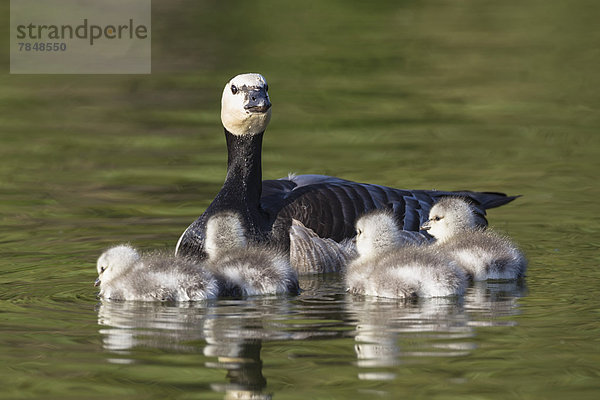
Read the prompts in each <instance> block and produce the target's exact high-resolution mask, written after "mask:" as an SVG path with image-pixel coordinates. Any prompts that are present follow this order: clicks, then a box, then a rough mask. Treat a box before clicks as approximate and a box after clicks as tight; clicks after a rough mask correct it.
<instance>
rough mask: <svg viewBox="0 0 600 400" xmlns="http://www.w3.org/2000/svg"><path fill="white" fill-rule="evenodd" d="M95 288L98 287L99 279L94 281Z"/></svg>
mask: <svg viewBox="0 0 600 400" xmlns="http://www.w3.org/2000/svg"><path fill="white" fill-rule="evenodd" d="M96 286H100V278H97V279H96V281H95V282H94V287H96Z"/></svg>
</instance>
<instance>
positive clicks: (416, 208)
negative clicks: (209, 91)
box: [176, 73, 515, 258]
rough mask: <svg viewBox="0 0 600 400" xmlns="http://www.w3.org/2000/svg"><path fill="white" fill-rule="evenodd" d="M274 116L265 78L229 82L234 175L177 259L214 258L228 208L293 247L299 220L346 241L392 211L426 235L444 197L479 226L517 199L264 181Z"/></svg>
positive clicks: (226, 119) (257, 233)
mask: <svg viewBox="0 0 600 400" xmlns="http://www.w3.org/2000/svg"><path fill="white" fill-rule="evenodd" d="M270 119H271V101H270V100H269V94H268V85H267V82H266V80H265V78H264V77H263V76H262V75H260V74H254V73H250V74H242V75H238V76H236V77H234V78H233V79H231V80H230V81H229V82H228V83H227V84H226V85H225V88H224V90H223V96H222V99H221V121H222V123H223V127H224V128H225V138H226V140H227V153H228V160H227V176H226V178H225V183H224V184H223V187H222V188H221V190H220V191H219V193H218V194H217V196H216V197H215V199H214V200H213V201H212V203H211V204H210V205H209V206H208V208H207V209H206V210H205V211H204V213H203V214H202V215H201V216H200V217H199V218H198V219H197V220H196V221H194V222H193V223H192V224H191V225H190V226H189V227H188V228H187V229H186V230H185V232H184V233H183V234H182V235H181V237H180V238H179V241H178V243H177V248H176V253H177V254H181V255H193V256H196V257H200V258H204V257H206V252H205V249H204V238H205V230H206V222H207V220H208V218H209V217H210V216H212V215H214V214H216V213H219V212H223V211H235V212H237V213H239V215H240V216H241V217H242V220H243V223H244V228H245V231H246V232H248V235H249V237H250V238H251V239H252V240H253V241H259V242H260V241H265V240H270V241H272V242H273V243H276V244H278V245H280V246H281V247H282V248H284V249H287V248H289V235H288V232H289V228H290V226H291V223H292V218H293V219H296V220H298V221H300V222H301V223H302V224H303V225H304V226H306V227H307V228H309V229H311V230H312V231H314V232H315V233H316V234H317V235H319V236H320V237H322V238H331V239H333V240H335V241H341V240H343V239H345V238H349V237H352V236H354V224H355V221H356V219H357V218H358V217H359V216H361V215H362V214H364V213H365V212H367V211H369V210H373V209H379V208H390V209H392V210H393V212H394V214H395V215H396V218H397V220H398V221H400V223H401V224H402V228H403V229H405V230H409V231H418V230H419V227H420V226H421V224H422V223H424V222H425V221H426V220H427V217H428V214H429V210H430V208H431V206H432V204H434V203H435V202H436V201H437V199H439V198H441V197H444V196H455V197H456V196H458V197H464V198H467V199H469V201H470V203H471V204H473V207H474V210H475V212H476V216H477V224H478V225H479V226H486V225H487V221H486V219H485V210H486V209H488V208H493V207H498V206H501V205H503V204H506V203H508V202H510V201H512V200H513V199H514V198H515V197H511V196H506V195H505V194H503V193H492V192H470V191H458V192H445V191H437V190H401V189H394V188H390V187H385V186H379V185H375V184H368V183H357V182H352V181H348V180H345V179H340V178H336V177H332V176H323V175H297V176H296V175H290V176H288V177H286V178H281V179H277V180H266V181H263V180H262V171H261V148H262V140H263V136H264V133H265V130H266V128H267V125H268V123H269V121H270Z"/></svg>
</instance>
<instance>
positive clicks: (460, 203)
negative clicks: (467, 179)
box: [421, 197, 477, 242]
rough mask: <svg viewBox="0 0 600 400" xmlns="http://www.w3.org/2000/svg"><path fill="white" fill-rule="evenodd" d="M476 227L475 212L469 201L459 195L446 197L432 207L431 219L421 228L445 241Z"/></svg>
mask: <svg viewBox="0 0 600 400" xmlns="http://www.w3.org/2000/svg"><path fill="white" fill-rule="evenodd" d="M476 227H477V221H476V218H475V214H474V212H473V209H472V208H471V206H470V205H469V203H468V202H466V201H465V200H463V199H460V198H457V197H444V198H442V199H441V200H440V201H438V202H437V203H435V204H434V205H433V207H431V210H430V211H429V220H428V221H426V222H425V223H424V224H423V225H422V226H421V229H422V230H425V231H427V232H429V234H430V235H431V236H433V237H434V238H436V239H437V240H439V241H441V242H443V241H445V240H447V239H449V238H451V237H452V236H454V235H456V234H457V233H460V232H463V231H466V230H470V229H475V228H476Z"/></svg>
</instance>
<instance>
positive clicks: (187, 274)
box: [94, 245, 220, 302]
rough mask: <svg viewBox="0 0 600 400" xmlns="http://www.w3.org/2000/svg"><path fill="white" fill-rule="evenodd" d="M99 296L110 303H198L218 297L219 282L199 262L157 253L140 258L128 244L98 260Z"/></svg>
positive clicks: (110, 250)
mask: <svg viewBox="0 0 600 400" xmlns="http://www.w3.org/2000/svg"><path fill="white" fill-rule="evenodd" d="M96 267H97V270H98V279H96V282H95V283H94V286H100V293H99V296H100V297H101V298H104V299H111V300H138V301H174V302H179V301H196V300H207V299H214V298H216V297H217V296H218V295H219V291H220V288H219V280H218V279H217V278H216V277H215V276H214V275H213V274H212V273H210V272H209V271H207V270H206V269H205V268H203V266H202V265H201V264H199V263H198V262H195V261H192V260H191V259H189V258H184V257H176V256H172V255H167V254H161V253H158V252H155V253H151V254H147V255H140V253H138V251H137V250H136V249H134V248H133V247H131V246H129V245H119V246H115V247H112V248H110V249H108V250H106V251H105V252H104V253H102V255H101V256H100V257H99V258H98V262H97V265H96Z"/></svg>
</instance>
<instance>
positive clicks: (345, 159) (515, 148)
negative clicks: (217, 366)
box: [0, 0, 600, 398]
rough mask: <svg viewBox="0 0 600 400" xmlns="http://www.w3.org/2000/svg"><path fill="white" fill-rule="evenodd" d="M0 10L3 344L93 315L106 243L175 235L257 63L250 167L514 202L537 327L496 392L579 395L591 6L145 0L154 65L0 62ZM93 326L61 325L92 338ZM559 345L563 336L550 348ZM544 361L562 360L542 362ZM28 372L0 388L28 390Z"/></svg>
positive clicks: (593, 372)
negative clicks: (259, 89)
mask: <svg viewBox="0 0 600 400" xmlns="http://www.w3.org/2000/svg"><path fill="white" fill-rule="evenodd" d="M9 15H10V14H9V2H2V4H1V5H0V20H1V21H2V23H1V24H0V37H3V38H4V40H3V41H2V43H3V47H4V50H5V51H3V52H1V53H0V60H1V65H2V67H3V70H4V73H2V74H0V254H1V255H2V259H1V260H0V285H1V286H0V300H1V301H2V302H1V303H0V304H2V307H3V308H4V311H5V315H7V319H6V321H9V322H7V326H9V327H10V328H7V330H6V332H10V334H9V333H6V334H5V335H4V337H2V338H0V340H1V341H2V343H3V344H4V345H6V346H8V343H12V345H11V346H14V343H15V342H14V341H15V340H17V339H16V337H18V336H19V335H20V334H21V333H22V332H27V331H30V330H38V329H39V330H45V329H46V328H48V327H46V324H47V323H48V322H47V321H43V317H44V312H43V310H45V309H46V308H47V307H50V308H52V307H53V306H55V305H56V304H55V303H54V302H57V301H58V302H64V301H66V302H74V304H75V305H76V307H83V308H85V309H86V310H88V308H89V309H91V308H92V306H93V304H94V293H95V292H94V291H93V289H92V288H91V286H90V283H91V282H92V281H93V279H94V278H95V276H94V275H95V271H94V260H95V258H96V257H97V255H98V254H99V252H100V251H101V250H102V249H104V248H105V247H106V246H108V245H110V244H113V243H115V242H121V241H130V242H132V243H134V244H135V245H138V246H140V247H142V248H152V247H168V248H173V247H174V246H175V243H176V242H177V239H178V237H179V235H180V234H181V232H183V230H184V229H185V228H186V227H187V226H188V224H190V223H191V222H192V221H193V220H194V219H195V218H196V217H197V216H198V215H200V214H201V213H202V211H203V210H204V208H205V207H206V206H207V205H208V204H209V203H210V201H211V200H212V198H213V197H214V195H215V194H216V192H217V191H218V190H219V188H220V186H221V184H222V182H223V179H224V175H225V166H226V149H225V141H224V138H223V133H222V127H221V124H220V119H219V106H220V96H221V91H222V88H223V86H224V84H225V83H226V82H227V81H228V80H229V79H230V78H231V77H233V76H234V75H236V74H238V73H243V72H260V73H262V74H263V75H264V76H265V77H266V79H267V81H268V82H269V87H270V96H271V100H272V102H273V118H272V121H271V124H270V127H269V128H268V130H267V133H266V136H265V141H264V151H263V176H264V178H265V179H272V178H279V177H282V176H285V175H286V174H287V173H288V172H297V173H318V174H331V175H335V176H339V177H343V178H346V179H352V180H357V181H366V182H372V183H378V184H382V185H388V186H394V187H399V188H409V189H417V188H419V189H445V190H455V189H471V190H489V191H502V192H506V193H509V194H522V195H524V197H523V198H520V199H518V200H517V201H515V202H514V203H512V204H510V205H508V206H506V207H503V208H501V209H497V210H493V211H492V212H491V213H490V222H491V225H492V226H495V227H496V228H497V229H499V230H501V231H503V232H507V233H509V234H510V235H511V236H512V237H513V238H514V239H515V240H516V241H517V242H518V243H520V244H521V245H522V247H523V248H524V250H525V251H526V253H527V255H528V257H529V258H530V262H531V266H530V272H529V276H528V279H527V282H528V285H529V289H530V295H529V296H528V297H526V298H524V299H522V304H523V306H524V307H525V308H524V309H525V310H526V317H524V320H523V321H521V324H525V325H526V322H529V323H531V324H533V325H535V326H536V328H538V329H540V327H544V329H545V328H548V329H550V330H548V331H546V330H544V331H543V333H540V331H536V330H533V331H527V332H526V333H524V335H525V336H526V337H527V338H529V341H528V340H525V342H522V343H521V345H522V346H526V347H528V348H529V349H532V348H534V349H538V350H539V353H535V355H533V357H534V359H536V360H539V361H540V363H541V364H544V365H543V366H541V365H539V364H534V365H529V370H528V373H527V376H529V377H531V376H533V375H534V374H538V376H539V380H533V381H529V382H525V381H522V382H519V384H518V385H517V386H518V387H517V389H515V390H516V391H517V392H518V393H522V392H519V390H521V389H522V390H523V391H524V393H530V392H533V393H535V392H536V390H539V391H540V393H542V392H544V391H545V390H548V392H547V393H548V396H549V397H547V398H551V397H553V398H557V397H554V396H552V394H556V395H560V394H566V393H571V394H573V395H574V396H575V394H578V395H577V396H575V397H578V398H583V397H585V396H587V395H590V397H589V398H592V396H594V395H597V393H598V388H599V386H598V383H597V382H598V381H597V378H598V374H599V373H598V363H597V361H598V360H597V358H598V357H597V348H596V347H597V337H598V333H600V328H599V325H598V323H597V322H594V323H592V324H590V320H592V319H593V320H594V321H597V320H598V318H597V317H598V309H600V304H599V303H598V298H599V297H600V296H599V294H600V293H598V292H599V289H598V285H596V284H595V283H593V282H598V278H599V277H600V276H599V274H598V271H597V270H598V264H599V260H600V258H599V256H598V247H599V246H600V238H599V237H598V226H599V223H600V216H599V213H598V211H599V210H598V198H599V196H600V192H599V185H598V172H599V167H600V162H599V159H600V158H599V155H600V154H599V153H600V151H599V149H600V139H599V138H600V135H599V133H598V131H599V128H600V113H599V107H600V91H599V90H598V88H599V87H600V74H599V73H598V69H599V65H600V24H598V16H599V15H600V3H599V2H597V1H592V0H573V1H565V0H556V1H542V0H526V1H516V0H508V1H501V2H499V1H491V0H464V1H455V0H433V1H418V0H403V1H395V2H392V1H370V2H364V1H341V0H340V1H316V0H305V1H302V2H282V1H275V0H255V1H251V2H248V1H226V2H225V1H217V0H208V1H191V0H189V1H187V0H173V1H166V0H164V1H159V0H154V1H153V5H152V16H153V18H152V74H150V75H130V76H127V75H64V76H63V75H10V74H8V71H9V53H8V38H9ZM16 304H21V306H22V307H25V308H23V309H15V308H14V307H16V306H15V305H16ZM32 304H33V305H35V307H33V308H31V307H32ZM9 310H11V311H10V312H9ZM88 311H89V310H88ZM542 311H543V312H542ZM29 313H30V314H29ZM60 315H64V314H60ZM17 316H18V317H17ZM537 316H539V317H537ZM54 317H55V319H56V320H57V321H61V322H60V323H59V322H56V324H57V325H61V326H62V325H63V322H64V321H63V318H65V319H66V320H68V318H67V317H64V316H59V315H55V316H54ZM94 317H95V315H92V319H91V320H90V319H87V317H81V318H82V321H85V322H81V324H83V325H77V324H76V326H77V327H79V328H80V329H84V328H82V326H84V325H85V324H86V323H87V324H90V323H91V326H90V327H89V329H92V330H95V326H94V323H93V318H94ZM557 325H562V326H560V327H558V326H557ZM581 325H584V326H585V329H580V330H578V329H576V328H574V327H577V326H581ZM50 326H51V329H52V330H55V332H57V335H59V336H60V335H61V333H60V332H62V331H61V328H59V327H58V326H54V325H50ZM85 326H87V325H85ZM85 329H88V328H85ZM85 329H84V331H85ZM554 329H556V330H554ZM87 334H89V333H87ZM537 335H540V336H541V337H537ZM569 335H571V336H569ZM557 336H558V337H561V336H569V337H570V338H571V339H572V340H571V341H567V344H566V345H565V346H564V347H560V348H559V349H557V348H555V347H553V346H554V345H551V344H550V343H554V341H555V339H556V337H557ZM82 337H87V336H86V333H85V332H84V333H82ZM518 339H519V338H518V337H512V339H511V340H512V341H510V343H507V346H508V345H510V346H516V345H517V344H516V343H517V340H518ZM23 340H24V339H23ZM30 340H31V341H32V342H33V343H38V344H39V343H40V342H41V343H47V340H49V339H48V338H45V339H43V340H42V339H40V338H31V339H30ZM56 340H58V339H56ZM50 341H51V342H52V339H50ZM32 342H28V341H27V340H25V341H24V342H23V343H20V342H19V343H20V345H21V346H22V347H24V348H26V347H31V346H32ZM594 343H596V347H593V345H594ZM92 344H97V343H95V342H94V343H92ZM90 345H91V344H90ZM56 346H57V349H60V348H61V347H60V345H59V344H56ZM483 346H484V347H485V344H484V345H483ZM92 347H93V346H92ZM86 349H87V348H86ZM96 350H97V349H96ZM47 351H51V350H47ZM57 351H58V350H57ZM556 351H559V352H560V353H561V354H569V356H568V357H567V359H561V361H560V363H558V362H553V361H552V360H554V359H553V356H554V354H556ZM11 354H12V353H11ZM36 354H38V353H31V354H30V353H28V352H25V353H20V354H19V355H17V354H14V355H11V356H10V357H9V356H7V359H5V360H3V361H4V363H6V364H9V363H17V364H18V363H19V362H21V361H22V360H24V359H27V358H28V357H31V358H32V359H33V358H34V357H36ZM13 356H14V358H11V357H13ZM536 357H537V358H536ZM592 357H593V358H592ZM530 360H531V358H530ZM57 362H58V361H57ZM518 362H519V360H517V359H513V360H512V363H511V362H509V361H507V362H506V363H505V364H503V366H502V368H505V366H506V368H508V369H511V368H516V366H517V365H518ZM565 364H569V365H572V366H573V369H572V370H571V371H570V372H569V373H568V374H567V375H564V374H565V371H564V368H563V366H564V365H565ZM488 365H489V364H488ZM594 365H595V366H594ZM76 367H77V364H76V363H75V366H73V368H76ZM479 367H481V365H480V364H475V365H474V367H473V368H479ZM65 368H67V369H69V368H70V367H65ZM282 368H283V367H282ZM490 368H492V369H493V367H490ZM33 369H34V370H35V371H37V372H35V373H34V376H35V374H36V373H37V374H38V375H40V374H41V375H43V374H44V371H46V370H45V369H44V368H43V367H39V368H38V369H35V368H33ZM502 370H503V371H504V369H502ZM29 374H31V370H29V369H28V368H27V367H23V368H22V369H20V370H18V371H12V373H11V374H8V375H5V378H0V381H1V380H4V379H6V380H7V381H8V380H13V379H16V380H17V381H19V382H22V385H25V386H23V387H27V385H28V384H31V381H29V378H27V376H29ZM490 374H491V376H495V375H494V373H492V372H491V373H490ZM569 374H570V375H569ZM502 376H504V375H503V374H502V373H500V378H501V377H502ZM508 376H509V377H512V375H508ZM565 376H566V377H565ZM38 377H39V376H38ZM505 377H506V378H507V379H508V377H507V376H505ZM542 377H543V381H542V380H541V379H542ZM569 377H570V378H569ZM592 378H594V379H595V381H594V380H593V379H592ZM74 379H75V380H74V382H75V383H77V379H76V378H74ZM339 379H340V381H341V382H343V381H344V380H343V378H341V377H340V378H339ZM556 380H558V381H560V382H561V384H560V385H559V386H558V387H552V388H547V387H546V383H545V382H550V381H556ZM485 383H488V384H492V385H494V384H496V385H497V388H498V390H501V389H502V388H504V385H503V383H498V382H496V383H492V382H488V381H486V380H485V379H484V380H483V381H482V382H481V384H485ZM123 385H125V383H123ZM519 385H520V386H519ZM526 385H529V386H528V388H529V390H530V391H528V389H525V388H526ZM123 387H125V386H123ZM493 387H496V386H493ZM23 390H25V389H23V388H22V387H21V390H20V391H19V390H17V389H15V391H14V392H10V393H12V394H13V395H15V394H16V393H21V394H23V393H25V394H27V393H30V392H27V390H25V391H23ZM61 391H62V389H60V388H59V389H56V391H55V392H53V393H54V395H55V396H56V397H60V396H61ZM466 392H468V390H466ZM167 393H169V392H168V390H167ZM499 393H502V392H499ZM0 396H1V395H0ZM15 396H16V395H15ZM582 396H583V397H582ZM25 397H26V396H25ZM516 397H518V396H516ZM499 398H500V397H499ZM539 398H545V397H544V396H540V397H539Z"/></svg>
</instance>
